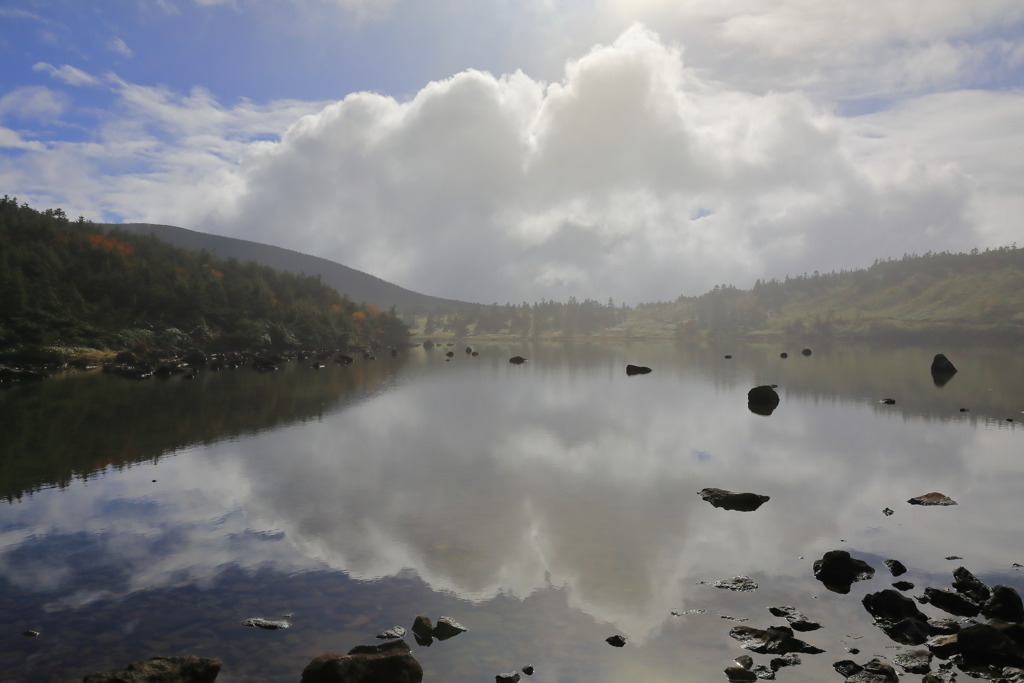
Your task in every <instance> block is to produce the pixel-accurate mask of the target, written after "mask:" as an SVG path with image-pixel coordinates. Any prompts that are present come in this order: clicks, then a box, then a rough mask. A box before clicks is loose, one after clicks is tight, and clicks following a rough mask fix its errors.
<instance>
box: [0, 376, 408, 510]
mask: <svg viewBox="0 0 1024 683" xmlns="http://www.w3.org/2000/svg"><path fill="white" fill-rule="evenodd" d="M403 362H404V356H398V357H397V358H391V357H387V358H382V359H380V360H376V361H362V360H359V361H356V362H355V363H353V364H352V365H349V366H344V367H343V366H340V365H337V364H334V363H329V364H328V365H327V367H325V368H323V369H321V370H313V369H312V368H311V367H310V364H309V363H301V362H299V361H293V362H291V363H286V364H284V365H283V366H282V369H281V370H279V371H277V372H268V373H262V372H256V371H253V370H251V369H248V368H247V367H245V368H239V369H237V370H224V371H221V372H200V373H199V375H198V378H197V379H196V380H194V381H186V380H183V379H181V378H180V377H171V378H169V379H157V378H153V379H148V380H143V381H135V380H127V379H122V378H120V377H115V376H113V375H106V374H103V373H100V372H98V371H96V372H90V373H88V374H82V375H67V376H56V377H54V378H51V379H49V380H47V381H45V382H39V383H35V384H31V385H25V386H12V387H9V388H6V389H4V390H3V391H0V413H2V414H3V416H4V418H3V424H4V433H3V438H2V439H0V496H3V497H4V498H7V499H9V500H10V499H13V498H18V497H20V496H21V495H23V494H25V493H29V492H31V491H35V490H38V489H40V488H46V487H49V486H65V485H67V484H68V483H69V482H70V481H71V480H72V479H73V478H75V477H88V476H90V475H91V474H92V473H95V472H98V471H100V470H102V469H104V468H105V467H108V466H115V467H122V466H125V465H130V464H132V463H136V462H144V461H148V460H153V459H156V458H159V457H160V456H161V455H163V454H165V453H168V452H171V451H174V450H178V449H181V448H184V447H187V446H191V445H194V444H200V443H211V442H214V441H219V440H222V439H227V438H232V437H236V436H239V435H242V434H252V433H256V432H260V431H263V430H266V429H270V428H273V427H277V426H280V425H285V424H289V423H293V422H299V421H305V420H309V419H319V418H320V417H322V416H323V414H324V413H325V412H329V411H330V410H331V409H332V407H334V406H335V404H337V403H338V402H339V401H346V402H347V401H352V400H359V399H361V398H362V397H365V396H366V395H367V394H369V393H372V392H373V391H375V390H376V389H378V388H379V387H380V386H381V385H382V384H383V383H384V382H385V381H386V378H387V377H388V376H390V375H391V374H392V373H393V372H394V371H395V369H396V367H398V366H399V365H400V364H401V363H403Z"/></svg>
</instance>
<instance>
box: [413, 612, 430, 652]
mask: <svg viewBox="0 0 1024 683" xmlns="http://www.w3.org/2000/svg"><path fill="white" fill-rule="evenodd" d="M412 634H413V636H414V637H415V638H416V644H417V645H420V646H422V647H430V644H431V643H433V642H434V622H432V621H431V620H430V617H428V616H426V615H423V614H421V615H419V616H418V617H416V619H414V620H413V622H412Z"/></svg>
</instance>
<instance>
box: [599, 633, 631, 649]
mask: <svg viewBox="0 0 1024 683" xmlns="http://www.w3.org/2000/svg"><path fill="white" fill-rule="evenodd" d="M604 642H606V643H608V644H609V645H611V646H612V647H622V646H624V645H625V644H626V637H625V636H620V635H614V636H609V637H608V638H605V639H604Z"/></svg>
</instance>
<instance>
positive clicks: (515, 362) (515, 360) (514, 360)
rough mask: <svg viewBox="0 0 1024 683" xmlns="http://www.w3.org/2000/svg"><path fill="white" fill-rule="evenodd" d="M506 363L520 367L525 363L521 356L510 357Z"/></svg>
mask: <svg viewBox="0 0 1024 683" xmlns="http://www.w3.org/2000/svg"><path fill="white" fill-rule="evenodd" d="M508 362H509V363H512V364H513V365H522V364H523V363H525V362H526V359H525V358H523V357H522V356H512V357H511V358H509V359H508Z"/></svg>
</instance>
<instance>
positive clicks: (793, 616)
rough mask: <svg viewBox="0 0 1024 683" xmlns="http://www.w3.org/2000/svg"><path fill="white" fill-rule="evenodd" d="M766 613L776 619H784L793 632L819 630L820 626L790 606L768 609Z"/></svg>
mask: <svg viewBox="0 0 1024 683" xmlns="http://www.w3.org/2000/svg"><path fill="white" fill-rule="evenodd" d="M768 611H769V612H771V613H772V614H773V615H775V616H777V617H784V618H785V619H786V621H788V622H789V626H790V628H792V629H793V630H794V631H816V630H817V629H819V628H821V624H819V623H817V622H815V621H811V620H810V619H808V618H807V617H805V616H804V615H803V613H801V612H799V611H797V609H796V608H795V607H792V606H790V605H782V606H780V607H769V608H768Z"/></svg>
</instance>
